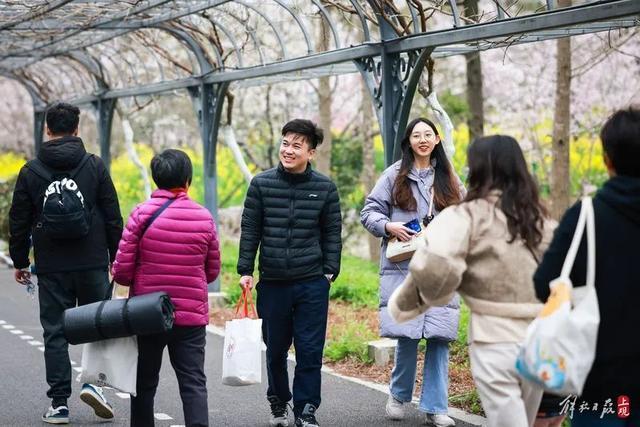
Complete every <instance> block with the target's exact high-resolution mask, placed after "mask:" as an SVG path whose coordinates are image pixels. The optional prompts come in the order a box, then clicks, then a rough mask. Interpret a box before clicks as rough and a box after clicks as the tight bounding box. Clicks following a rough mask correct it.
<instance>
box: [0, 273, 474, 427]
mask: <svg viewBox="0 0 640 427" xmlns="http://www.w3.org/2000/svg"><path fill="white" fill-rule="evenodd" d="M0 289H1V293H0V295H1V296H0V348H1V349H2V350H0V426H2V427H9V426H11V427H13V426H39V425H45V424H44V423H42V422H41V421H40V416H41V414H42V413H43V412H44V410H45V409H46V407H47V406H48V405H49V403H50V402H49V401H48V399H47V397H46V394H45V392H46V389H47V384H46V382H45V374H44V357H43V350H44V347H43V344H42V328H41V327H40V323H39V320H38V303H37V300H31V299H30V298H29V297H28V296H27V293H26V291H25V289H24V288H23V287H22V286H19V285H18V284H16V283H15V282H14V281H13V270H12V269H9V268H6V266H4V265H3V264H0ZM222 344H223V339H222V337H220V336H219V335H217V334H215V333H209V334H207V351H206V374H207V378H208V388H209V419H210V423H211V424H210V425H211V426H265V427H266V426H268V419H269V409H268V405H267V402H266V400H265V389H266V385H265V383H264V382H263V384H260V385H256V386H247V387H229V386H225V385H222V382H221V370H222V362H221V357H220V356H221V354H222ZM81 352H82V348H81V346H71V350H70V353H71V359H72V360H73V362H74V363H75V364H74V365H73V366H74V369H76V371H74V374H76V373H77V371H78V370H79V364H80V358H81ZM265 372H266V371H265V370H264V368H263V377H264V375H265V374H264V373H265ZM290 372H291V373H292V372H293V363H291V365H290ZM322 380H323V384H322V386H323V391H322V395H323V402H322V406H321V407H320V409H319V410H318V421H319V422H320V424H321V425H322V426H393V427H401V426H402V427H403V426H418V425H420V424H421V420H422V417H421V414H420V412H419V411H418V410H417V409H416V408H415V406H413V405H411V408H410V410H409V413H408V419H406V420H405V421H402V422H391V421H387V420H386V419H385V412H384V405H385V402H386V399H387V395H386V394H385V393H384V392H382V391H380V390H376V389H374V388H371V387H369V386H366V385H362V384H358V383H356V382H353V381H350V380H347V379H344V378H340V377H338V376H335V375H331V374H329V373H326V372H325V373H323V378H322ZM79 386H80V384H79V383H78V382H76V381H74V382H73V396H72V397H71V399H70V400H69V409H70V418H71V423H72V424H73V425H76V426H95V425H104V426H109V425H113V426H127V425H129V400H128V396H126V395H123V394H117V393H116V392H115V391H114V390H107V391H106V395H107V398H108V399H109V400H110V402H111V403H112V404H113V406H114V408H115V411H116V418H115V419H114V420H113V421H112V422H110V423H105V422H104V421H102V420H100V419H98V418H97V417H95V416H94V415H93V411H92V410H91V409H90V408H89V407H88V406H86V405H85V404H84V403H82V402H81V401H80V400H79V399H78V398H77V393H78V392H79ZM382 389H384V387H382ZM155 412H156V426H162V427H164V426H166V427H169V426H180V425H182V424H183V423H184V419H183V417H182V408H181V403H180V399H179V393H178V385H177V381H176V379H175V375H174V373H173V370H172V369H171V366H170V363H169V359H168V355H167V354H165V358H164V364H163V368H162V372H161V375H160V385H159V388H158V393H157V395H156V405H155ZM473 425H474V424H469V423H465V422H458V424H457V426H459V427H468V426H473Z"/></svg>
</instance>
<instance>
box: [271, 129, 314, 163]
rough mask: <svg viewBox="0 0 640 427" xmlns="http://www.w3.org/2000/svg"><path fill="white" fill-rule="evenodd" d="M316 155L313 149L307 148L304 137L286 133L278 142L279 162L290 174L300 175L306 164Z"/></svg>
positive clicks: (307, 143) (307, 144)
mask: <svg viewBox="0 0 640 427" xmlns="http://www.w3.org/2000/svg"><path fill="white" fill-rule="evenodd" d="M315 154H316V150H315V148H311V147H310V146H309V142H308V141H307V138H306V137H305V136H304V135H300V134H298V133H293V132H288V133H286V134H285V135H284V136H283V137H282V141H281V142H280V162H281V163H282V166H283V167H284V168H285V170H287V171H288V172H291V173H302V172H304V171H305V170H306V169H307V163H309V161H310V160H312V159H313V156H314V155H315Z"/></svg>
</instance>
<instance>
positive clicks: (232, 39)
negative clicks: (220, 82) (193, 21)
mask: <svg viewBox="0 0 640 427" xmlns="http://www.w3.org/2000/svg"><path fill="white" fill-rule="evenodd" d="M208 19H210V20H211V23H212V24H214V25H217V26H218V27H219V28H220V29H221V30H222V32H223V33H224V34H225V35H226V36H227V38H228V39H229V41H230V42H231V46H233V50H234V51H235V52H236V57H237V58H238V68H243V67H244V65H243V61H242V53H241V52H240V48H239V47H238V42H237V40H236V38H235V37H234V36H233V34H231V32H230V31H229V30H228V29H227V27H225V26H224V25H222V24H221V23H220V22H218V21H217V20H215V19H214V18H213V17H209V18H208ZM220 68H224V63H222V62H221V63H220Z"/></svg>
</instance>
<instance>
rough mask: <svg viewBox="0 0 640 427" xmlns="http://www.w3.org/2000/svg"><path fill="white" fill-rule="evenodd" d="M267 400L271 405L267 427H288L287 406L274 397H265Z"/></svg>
mask: <svg viewBox="0 0 640 427" xmlns="http://www.w3.org/2000/svg"><path fill="white" fill-rule="evenodd" d="M267 400H268V401H269V404H270V405H271V419H270V420H269V425H270V426H271V427H289V405H288V404H287V402H283V401H281V400H280V399H278V397H276V396H267Z"/></svg>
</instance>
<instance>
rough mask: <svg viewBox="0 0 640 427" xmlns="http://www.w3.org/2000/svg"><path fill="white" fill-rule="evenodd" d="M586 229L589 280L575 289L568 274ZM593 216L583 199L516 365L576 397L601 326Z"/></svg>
mask: <svg viewBox="0 0 640 427" xmlns="http://www.w3.org/2000/svg"><path fill="white" fill-rule="evenodd" d="M585 228H586V230H587V283H586V286H585V287H580V288H577V289H574V288H573V284H572V283H571V280H570V279H569V274H570V273H571V269H572V268H573V263H574V261H575V258H576V254H577V252H578V247H579V246H580V241H581V240H582V235H583V232H584V230H585ZM595 237H596V236H595V218H594V212H593V203H592V200H591V198H588V197H586V198H584V199H582V206H581V210H580V217H579V219H578V224H577V226H576V230H575V233H574V236H573V240H572V241H571V246H570V247H569V251H568V252H567V256H566V258H565V260H564V264H563V266H562V272H561V273H560V277H559V278H557V279H555V280H553V281H552V282H551V283H550V284H549V288H550V290H551V295H550V296H549V299H548V300H547V302H546V304H545V305H544V307H543V309H542V311H541V312H540V314H539V315H538V317H537V318H536V319H535V320H534V321H533V322H532V323H531V325H529V329H528V330H527V336H526V338H525V341H524V343H523V346H522V348H521V349H520V353H519V355H518V359H517V361H516V369H517V370H518V373H519V374H520V375H521V376H522V377H523V378H525V379H526V380H528V381H531V382H533V383H535V384H537V385H539V386H540V387H542V388H543V389H544V390H545V391H548V392H552V393H555V394H558V395H563V396H566V395H569V394H572V395H578V396H579V395H580V394H581V393H582V389H583V387H584V383H585V381H586V380H587V375H588V374H589V371H590V370H591V365H593V360H594V358H595V353H596V340H597V338H598V326H599V324H600V312H599V309H598V296H597V294H596V288H595V276H596V242H595Z"/></svg>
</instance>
